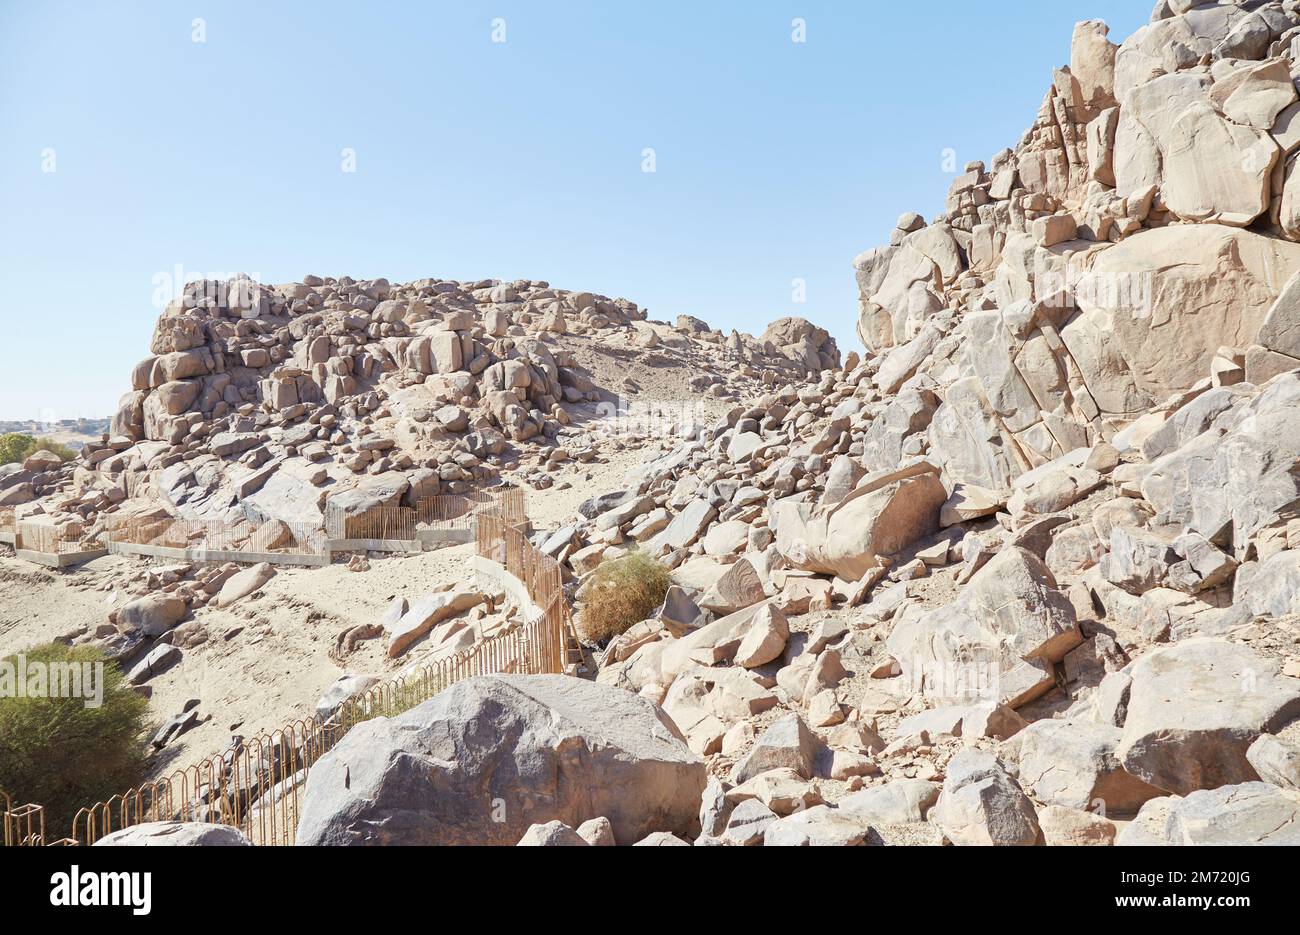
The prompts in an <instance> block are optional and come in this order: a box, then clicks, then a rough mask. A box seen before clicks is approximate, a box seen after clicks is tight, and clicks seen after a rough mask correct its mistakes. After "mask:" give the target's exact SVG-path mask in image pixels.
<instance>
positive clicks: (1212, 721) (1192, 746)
mask: <svg viewBox="0 0 1300 935" xmlns="http://www.w3.org/2000/svg"><path fill="white" fill-rule="evenodd" d="M1128 675H1129V678H1130V679H1131V683H1130V684H1131V687H1130V688H1129V692H1128V703H1127V709H1126V710H1127V714H1126V717H1125V718H1124V723H1123V735H1122V738H1121V740H1120V743H1119V745H1118V747H1117V748H1116V750H1115V754H1116V756H1117V757H1118V759H1119V761H1120V762H1121V763H1122V764H1123V766H1124V769H1125V770H1126V771H1127V772H1129V773H1130V774H1132V775H1133V776H1136V777H1138V778H1139V779H1142V780H1144V781H1146V782H1148V783H1150V784H1151V785H1153V786H1155V787H1157V788H1159V789H1163V790H1165V791H1167V792H1170V793H1173V794H1176V795H1187V794H1188V793H1191V792H1195V791H1196V790H1198V789H1215V788H1218V787H1219V786H1227V785H1235V784H1237V783H1243V782H1250V781H1252V780H1255V779H1258V778H1259V777H1258V774H1257V773H1256V771H1255V768H1254V767H1253V766H1252V765H1251V764H1250V762H1249V760H1248V758H1247V756H1246V753H1247V751H1248V750H1249V749H1250V746H1251V744H1252V743H1253V742H1254V741H1255V739H1256V738H1258V737H1259V736H1260V734H1262V733H1266V732H1267V733H1274V732H1276V731H1277V730H1279V729H1280V728H1281V727H1282V726H1283V725H1285V724H1287V723H1288V722H1290V721H1291V720H1293V719H1295V718H1296V717H1300V679H1293V678H1286V677H1284V676H1281V675H1279V674H1278V666H1277V664H1276V662H1274V661H1273V660H1269V659H1267V658H1265V657H1262V656H1260V655H1259V654H1257V653H1255V652H1254V651H1252V650H1251V649H1250V648H1248V647H1246V646H1242V645H1240V644H1236V643H1229V642H1226V641H1223V640H1209V639H1193V640H1187V641H1185V642H1180V643H1177V644H1175V645H1173V646H1170V647H1168V648H1167V649H1159V650H1156V651H1154V652H1151V653H1149V654H1147V655H1146V656H1144V657H1142V658H1141V659H1139V660H1138V661H1137V662H1135V663H1133V664H1132V666H1131V667H1130V669H1129V670H1128Z"/></svg>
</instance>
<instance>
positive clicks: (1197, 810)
mask: <svg viewBox="0 0 1300 935" xmlns="http://www.w3.org/2000/svg"><path fill="white" fill-rule="evenodd" d="M1115 843H1116V844H1117V845H1119V846H1121V847H1135V846H1136V847H1161V846H1163V847H1189V846H1190V847H1207V846H1213V845H1243V844H1248V845H1272V846H1275V847H1279V846H1295V845H1297V844H1300V793H1296V792H1294V791H1287V790H1283V789H1279V788H1277V787H1276V786H1271V785H1269V784H1268V783H1266V782H1245V783H1240V784H1238V785H1230V786H1220V787H1219V788H1217V789H1213V790H1201V791H1198V792H1193V793H1191V794H1190V795H1188V796H1187V797H1186V798H1182V799H1179V798H1159V799H1152V800H1151V801H1150V802H1148V803H1147V804H1146V805H1144V806H1143V807H1142V811H1140V812H1139V813H1138V815H1137V817H1136V818H1135V819H1134V820H1133V821H1132V822H1131V823H1130V824H1129V825H1127V826H1126V827H1125V828H1124V830H1123V831H1121V832H1120V834H1119V837H1118V838H1116V840H1115Z"/></svg>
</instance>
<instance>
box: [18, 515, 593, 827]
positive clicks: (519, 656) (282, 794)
mask: <svg viewBox="0 0 1300 935" xmlns="http://www.w3.org/2000/svg"><path fill="white" fill-rule="evenodd" d="M476 518H477V522H476V524H475V548H476V551H477V553H478V555H480V556H481V557H483V558H486V559H490V560H492V561H495V562H498V563H499V564H501V565H502V566H503V567H505V568H506V570H507V571H509V572H510V573H511V574H512V575H514V576H515V577H516V578H517V579H518V580H519V581H520V582H521V583H522V584H523V585H524V587H525V588H526V589H527V591H528V595H529V598H530V599H531V601H532V602H533V604H534V605H535V607H536V608H537V612H535V613H532V614H528V615H527V616H526V617H525V618H524V619H522V620H517V621H511V622H510V623H509V624H507V625H506V627H505V628H504V629H502V630H500V631H499V632H497V633H495V634H494V635H492V636H490V637H488V638H486V639H483V640H480V641H479V642H477V643H475V644H474V645H473V646H471V647H468V648H467V649H464V650H461V651H460V652H457V653H455V654H453V655H449V656H446V657H443V658H441V659H436V660H433V661H430V662H428V663H426V664H424V665H422V666H421V667H419V668H418V669H416V670H414V671H412V672H411V673H409V674H407V675H405V676H400V677H397V678H394V679H391V680H389V681H387V682H384V683H382V684H380V685H376V686H375V687H373V688H371V689H369V690H367V691H365V692H362V693H360V694H358V695H355V696H353V697H352V698H350V699H348V700H347V701H345V702H344V703H343V704H342V705H340V706H339V707H338V708H337V709H336V710H335V711H334V712H333V714H332V715H331V716H330V717H328V718H321V717H320V716H313V717H311V718H308V719H303V720H297V721H294V722H292V723H291V724H289V725H287V726H286V727H284V728H282V729H280V730H277V731H274V732H272V733H270V734H264V735H261V736H258V737H255V738H253V739H251V740H243V741H242V742H240V743H238V744H237V745H234V746H232V747H230V748H228V749H227V750H226V751H225V752H223V753H220V754H217V755H215V756H212V757H209V758H207V759H205V760H203V761H202V762H200V763H199V764H198V765H196V766H192V767H190V768H189V769H184V770H178V771H176V772H174V773H172V774H171V775H169V776H167V777H165V778H161V779H157V780H154V781H152V782H148V783H144V784H143V785H141V786H139V787H137V788H135V789H130V790H128V791H126V792H124V793H122V794H121V795H115V796H113V797H112V798H110V799H108V800H106V801H103V802H97V803H95V804H94V805H90V806H87V807H86V808H83V809H81V810H80V811H78V812H77V814H76V815H75V817H74V818H73V820H72V827H71V829H69V836H68V837H62V838H59V839H57V840H47V838H46V833H47V832H46V827H45V821H44V817H45V816H44V815H43V814H42V810H41V809H40V807H39V806H34V805H22V806H13V805H12V804H11V802H10V801H9V799H8V797H7V796H4V797H3V798H0V807H3V809H4V814H3V821H4V843H5V844H6V845H10V846H14V845H19V846H21V845H40V844H56V843H57V844H93V843H95V842H96V841H98V840H99V839H100V838H102V837H104V836H105V835H107V834H109V833H111V832H113V831H117V830H121V829H123V828H128V827H130V826H132V825H136V824H140V823H142V822H147V821H207V822H214V823H219V824H224V825H230V826H232V827H236V828H239V829H240V830H242V831H243V832H244V833H245V834H246V835H248V837H249V839H250V840H252V841H253V843H254V844H259V845H285V844H292V843H294V837H295V835H296V832H297V826H298V817H299V814H300V809H301V806H302V796H303V792H304V788H303V787H304V783H305V782H306V780H307V776H308V774H309V773H310V771H311V768H312V767H313V766H314V765H315V764H316V762H317V761H318V760H319V759H320V757H321V756H322V755H323V754H324V753H325V752H326V751H328V750H329V749H331V748H332V747H333V746H334V745H335V744H336V743H338V741H339V739H340V738H342V737H343V735H345V734H346V733H347V732H348V731H349V730H351V729H352V728H353V727H354V726H356V725H357V724H359V723H362V722H363V721H366V720H369V719H371V718H374V717H387V716H392V715H395V714H399V713H401V712H402V711H405V710H407V709H408V708H411V707H413V706H414V705H417V704H419V703H420V702H422V701H425V700H427V699H428V698H431V697H433V696H434V695H436V694H437V693H438V692H440V691H442V690H443V689H444V688H446V687H448V686H449V685H453V684H455V683H456V682H458V681H461V680H462V679H467V678H471V677H473V676H476V675H492V674H503V673H515V674H525V675H536V674H544V673H563V672H564V671H565V651H566V642H565V640H566V634H567V633H569V632H571V626H572V625H571V618H570V616H569V607H568V601H567V598H566V596H565V593H564V589H563V579H562V576H561V570H560V566H559V564H558V563H557V562H556V561H555V560H554V559H552V558H550V557H549V556H546V555H543V554H542V553H540V552H539V551H537V549H535V548H534V547H533V546H532V544H531V543H530V542H529V541H528V539H527V538H526V537H525V536H524V535H523V534H522V533H521V532H520V531H519V530H518V529H517V528H515V526H517V525H518V524H517V523H512V522H509V521H508V520H507V518H506V517H505V516H502V515H498V514H496V513H493V512H490V511H483V510H479V511H478V512H477V514H476ZM0 795H2V794H0ZM60 830H62V829H60Z"/></svg>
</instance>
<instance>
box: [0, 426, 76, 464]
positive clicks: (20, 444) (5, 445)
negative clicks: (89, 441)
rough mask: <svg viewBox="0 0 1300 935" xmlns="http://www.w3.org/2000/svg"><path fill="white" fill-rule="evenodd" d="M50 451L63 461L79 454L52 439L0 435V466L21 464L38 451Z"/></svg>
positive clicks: (10, 434) (17, 433) (16, 434)
mask: <svg viewBox="0 0 1300 935" xmlns="http://www.w3.org/2000/svg"><path fill="white" fill-rule="evenodd" d="M42 450H44V451H49V452H51V453H52V454H56V455H58V456H59V458H60V459H61V460H63V461H71V460H72V459H73V458H75V457H76V456H77V453H76V452H75V451H73V450H72V449H71V448H69V447H68V446H67V445H64V444H62V443H60V442H56V441H54V440H53V439H51V438H36V437H34V436H32V435H24V434H23V433H21V432H10V433H8V434H7V435H0V464H13V463H15V462H16V463H18V464H21V463H22V462H23V461H26V460H27V459H28V458H29V457H31V456H32V455H34V454H35V453H36V452H38V451H42Z"/></svg>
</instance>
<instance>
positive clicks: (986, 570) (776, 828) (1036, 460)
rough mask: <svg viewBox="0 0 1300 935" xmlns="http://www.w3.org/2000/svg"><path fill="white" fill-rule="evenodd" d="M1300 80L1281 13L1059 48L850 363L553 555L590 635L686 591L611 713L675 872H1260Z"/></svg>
mask: <svg viewBox="0 0 1300 935" xmlns="http://www.w3.org/2000/svg"><path fill="white" fill-rule="evenodd" d="M1297 77H1300V4H1296V3H1293V2H1286V3H1223V4H1202V5H1197V6H1191V5H1190V4H1187V3H1164V2H1162V3H1161V4H1159V5H1158V6H1157V8H1156V10H1155V12H1154V14H1153V16H1152V20H1151V22H1150V24H1149V25H1147V26H1145V27H1143V28H1142V29H1140V30H1138V32H1136V33H1135V34H1134V35H1133V36H1131V37H1129V38H1128V39H1127V40H1125V41H1124V42H1123V43H1122V44H1120V45H1118V46H1117V45H1115V44H1113V43H1112V42H1111V41H1110V39H1109V37H1108V34H1107V28H1106V27H1105V25H1104V24H1102V23H1100V22H1084V23H1080V24H1078V25H1077V26H1076V27H1075V30H1074V36H1073V40H1072V43H1071V48H1070V65H1069V67H1068V68H1066V67H1063V68H1061V69H1059V70H1058V71H1057V72H1056V73H1055V75H1054V76H1053V80H1052V84H1051V87H1050V89H1049V90H1048V92H1047V94H1046V96H1045V98H1044V100H1043V104H1042V107H1041V108H1040V110H1039V112H1038V114H1037V115H1036V117H1035V118H1034V121H1033V124H1032V126H1031V127H1030V129H1029V130H1028V131H1027V132H1026V133H1025V135H1024V137H1023V138H1022V139H1021V140H1020V142H1019V143H1018V144H1017V145H1016V146H1015V147H1014V148H1011V149H1006V150H1003V151H1002V152H1000V153H997V154H996V155H994V156H993V158H992V159H991V160H990V161H989V162H988V163H982V162H981V163H971V164H970V165H968V166H966V169H965V171H964V172H963V173H962V174H961V175H959V176H958V177H957V178H956V179H955V180H954V182H953V184H952V187H951V189H950V191H949V194H948V198H947V202H946V205H945V212H944V214H943V215H941V216H939V217H937V218H934V219H932V220H931V221H930V222H929V223H927V222H926V221H925V220H924V219H923V218H922V217H920V216H919V215H916V214H905V215H903V216H902V217H901V218H899V221H898V226H897V228H896V229H895V230H894V231H893V232H892V234H891V235H890V238H889V243H888V244H886V245H883V246H879V247H875V248H873V249H871V250H868V251H866V252H864V253H862V254H861V255H860V256H858V257H857V258H856V260H855V261H854V268H855V270H856V274H857V279H858V286H859V291H860V297H861V304H860V313H859V317H858V325H857V330H858V335H859V337H860V339H861V341H862V343H863V345H864V346H865V348H866V354H865V355H864V357H863V358H862V359H861V360H860V361H859V360H858V359H856V357H854V356H851V357H850V359H849V360H847V361H846V362H845V366H844V367H843V368H838V369H836V368H828V369H826V370H824V371H822V372H821V373H820V375H817V376H814V377H812V378H811V379H809V380H807V381H791V382H790V383H787V384H782V385H777V386H771V387H768V388H766V389H765V391H764V392H763V393H762V394H761V395H758V396H755V397H752V398H750V399H748V400H746V401H745V402H742V403H740V404H737V405H736V406H734V407H732V408H731V410H730V411H729V412H728V413H727V414H726V415H725V417H722V418H719V419H718V420H717V421H715V422H713V423H711V424H709V425H706V426H704V427H702V428H699V429H696V430H694V431H691V432H689V433H688V435H687V437H685V438H683V439H682V440H681V442H680V443H679V444H678V445H677V446H676V447H675V448H673V449H672V450H671V451H669V452H667V453H665V454H663V455H661V456H659V457H657V458H655V459H652V460H649V461H648V462H647V463H645V464H644V465H643V466H641V467H640V468H638V469H637V470H635V471H633V472H631V473H629V475H628V476H627V478H626V481H625V485H624V488H623V489H622V490H621V491H613V492H611V493H609V494H606V495H603V496H601V497H598V498H593V499H592V500H590V501H589V502H588V503H586V504H584V505H583V508H582V509H581V510H580V511H579V515H577V516H575V517H574V519H573V520H572V522H570V523H568V524H567V525H564V526H563V527H561V528H557V529H552V530H550V531H549V532H548V533H546V534H539V542H541V543H542V544H543V548H545V549H546V550H547V551H549V552H550V553H551V554H554V555H556V556H558V557H560V558H562V559H564V560H565V561H566V562H567V563H568V565H569V567H571V568H572V570H573V572H574V575H575V579H576V581H577V596H578V598H579V607H580V608H581V606H582V604H581V601H582V599H583V598H584V597H586V596H588V592H589V591H590V588H591V587H592V585H591V584H590V583H589V579H588V577H587V576H588V575H589V573H590V572H591V570H592V569H593V568H594V567H595V566H596V564H597V563H598V562H599V561H600V560H601V559H604V558H610V557H614V556H618V555H620V554H623V553H625V552H627V551H628V550H630V549H633V548H637V549H641V550H643V551H649V552H651V553H652V554H654V555H655V556H657V557H659V558H660V559H661V560H663V561H664V562H666V563H667V564H669V565H670V566H671V567H672V568H673V569H674V572H673V575H674V581H675V585H674V587H673V588H672V590H670V592H669V595H668V598H667V599H666V600H665V602H664V606H663V607H662V608H661V609H660V610H659V611H658V612H657V613H656V614H655V615H654V616H653V617H652V618H651V619H648V620H646V621H643V622H641V623H638V624H636V625H635V626H634V627H632V628H631V629H630V630H629V631H628V632H627V633H625V634H624V635H622V636H620V637H617V638H615V639H614V640H613V641H612V642H611V643H610V644H609V645H608V646H605V647H602V648H601V662H602V666H601V669H600V672H599V675H598V680H599V681H601V682H605V683H607V684H610V685H615V686H620V687H622V688H624V689H626V690H628V691H634V692H638V693H640V694H641V695H643V696H646V697H648V698H651V699H653V700H654V701H656V702H658V703H660V704H662V705H663V707H664V709H665V711H666V712H667V713H668V714H669V716H671V717H672V718H673V720H674V722H675V723H676V724H677V726H678V727H679V728H680V729H681V731H682V733H683V735H684V736H685V738H686V741H687V743H688V745H689V746H690V748H691V749H692V750H694V751H695V752H696V753H697V754H698V755H700V756H701V757H703V758H705V760H706V761H707V762H708V764H709V768H710V773H711V775H712V779H711V785H710V789H709V791H707V792H706V795H705V802H704V806H703V811H702V814H701V822H702V836H701V838H700V839H698V840H697V841H696V843H725V844H753V843H763V842H765V843H767V844H782V843H809V842H811V843H877V842H880V841H885V842H891V841H898V842H908V843H911V842H919V841H929V842H938V841H942V840H947V841H950V842H952V843H955V844H1035V843H1040V844H1041V843H1047V844H1113V843H1118V844H1129V843H1162V844H1184V843H1211V842H1213V843H1225V842H1242V843H1246V842H1255V841H1264V842H1268V843H1284V842H1285V839H1286V837H1287V832H1286V831H1285V830H1278V829H1285V828H1294V827H1296V823H1295V818H1296V816H1297V813H1298V812H1300V767H1297V764H1298V763H1300V720H1298V718H1300V573H1298V572H1297V569H1300V512H1298V511H1297V505H1298V504H1300V482H1298V481H1297V464H1298V463H1300V462H1298V461H1297V458H1298V457H1300V435H1297V430H1296V425H1297V424H1300V420H1298V419H1297V411H1298V410H1297V402H1298V401H1300V369H1298V368H1300V340H1298V339H1297V335H1300V222H1297V220H1296V218H1295V217H1292V215H1293V214H1294V213H1295V210H1296V209H1297V206H1300V198H1298V196H1297V192H1298V191H1300V187H1298V186H1300V182H1296V181H1294V179H1293V175H1294V173H1293V168H1294V164H1295V154H1296V152H1297V149H1300V135H1297V131H1296V128H1297V127H1300V122H1298V121H1297V116H1298V115H1300V99H1298V98H1297V93H1296V85H1295V80H1296V78H1297ZM1293 202H1294V204H1293ZM1207 810H1216V811H1215V819H1214V821H1213V824H1212V825H1211V826H1208V827H1206V826H1204V825H1203V823H1198V818H1199V816H1203V815H1205V814H1207ZM1288 822H1289V824H1288Z"/></svg>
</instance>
